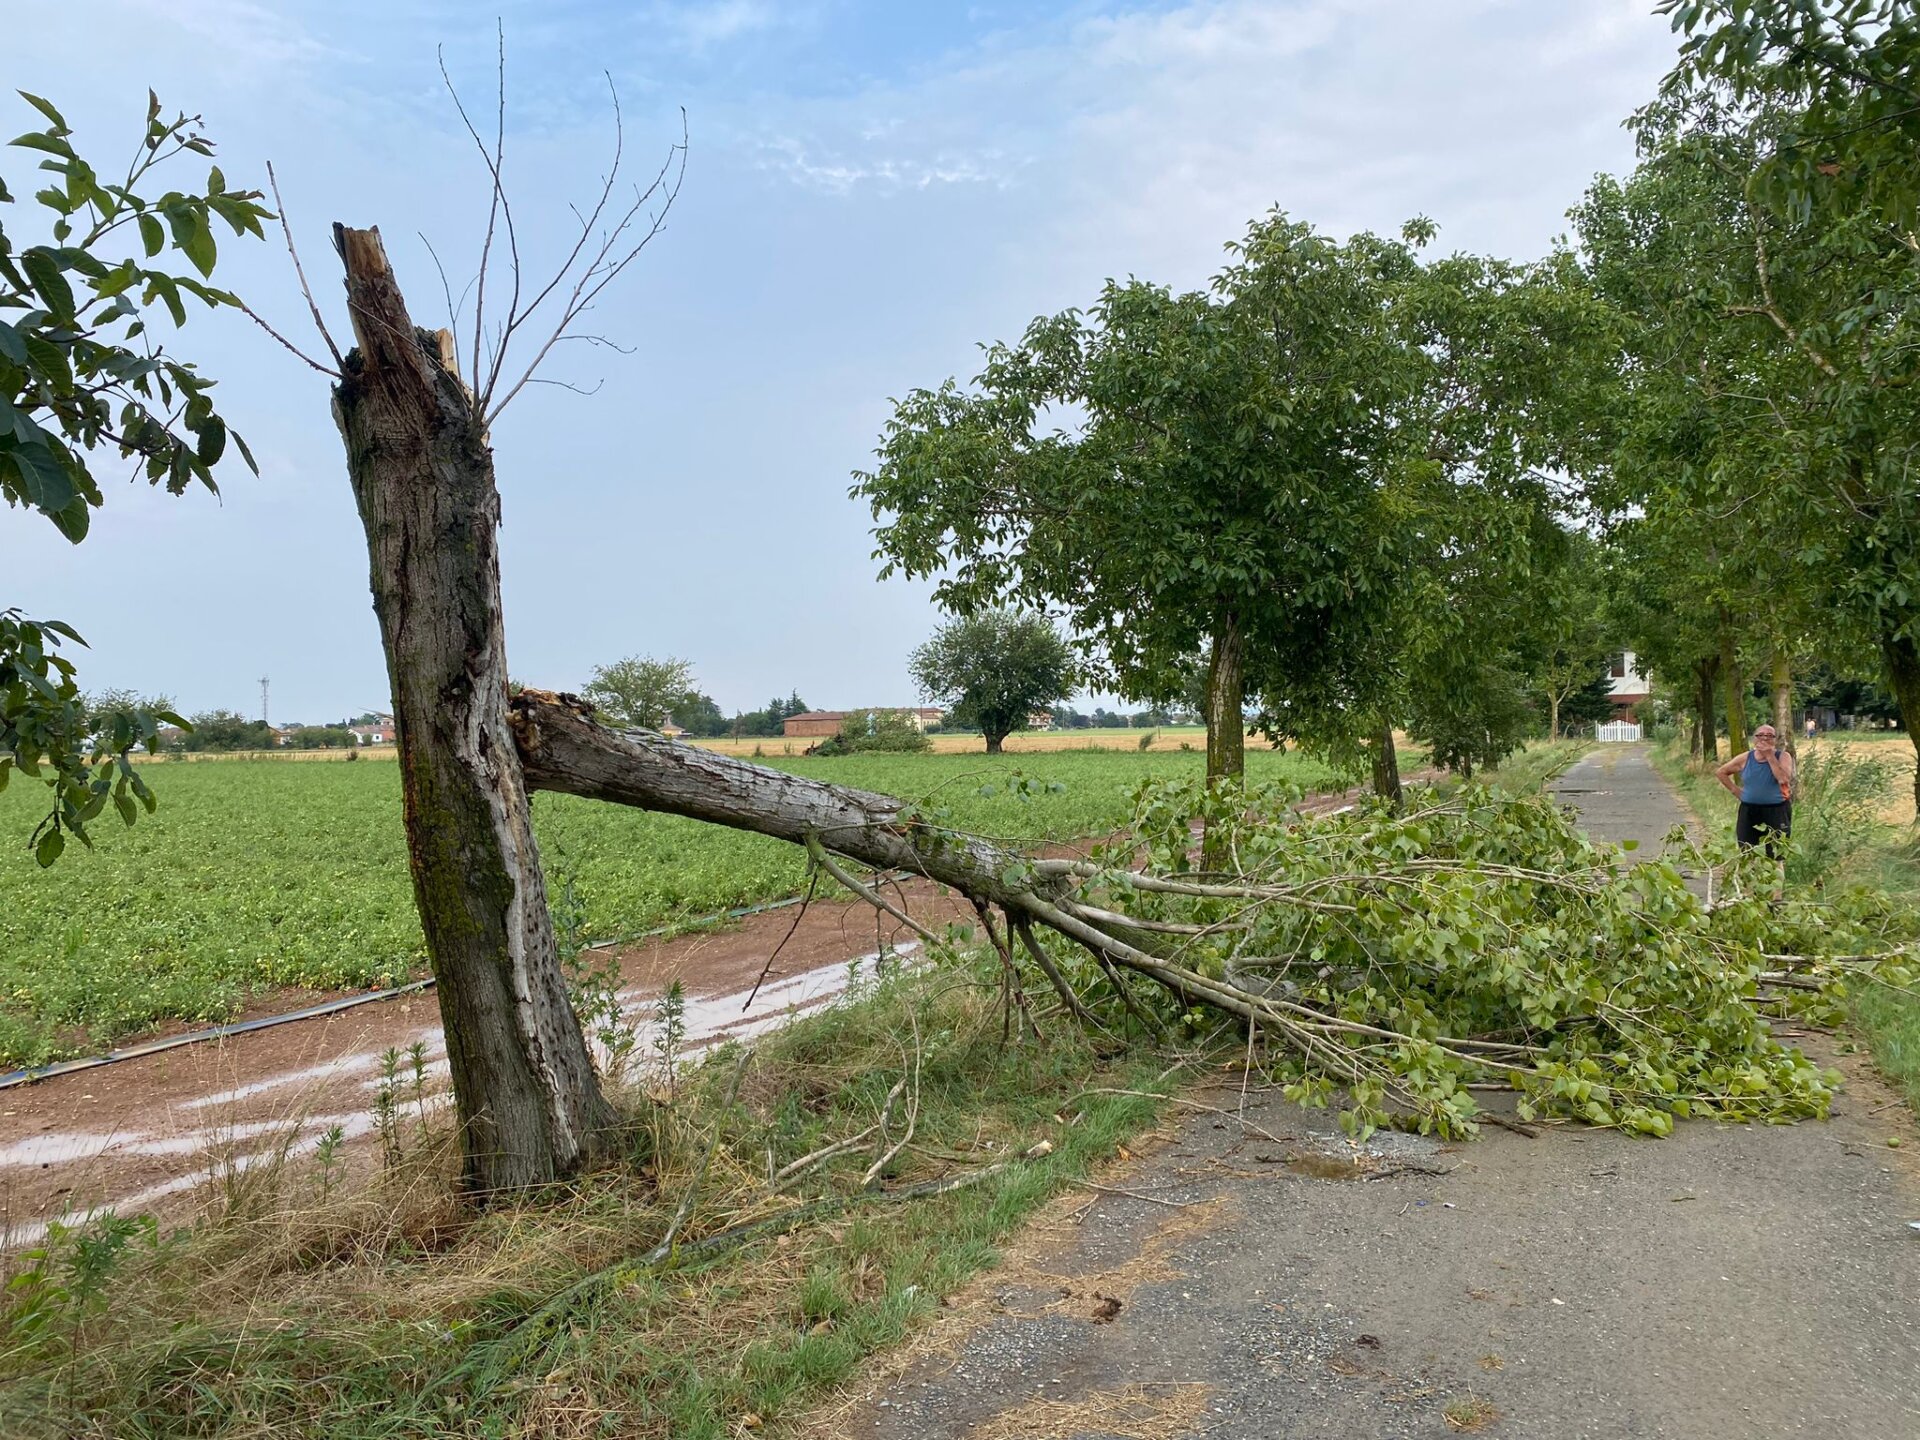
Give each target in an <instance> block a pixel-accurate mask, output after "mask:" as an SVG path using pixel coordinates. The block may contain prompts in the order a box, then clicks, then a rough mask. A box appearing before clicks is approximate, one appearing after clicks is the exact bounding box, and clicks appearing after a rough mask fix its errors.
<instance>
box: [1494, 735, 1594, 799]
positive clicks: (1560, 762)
mask: <svg viewBox="0 0 1920 1440" xmlns="http://www.w3.org/2000/svg"><path fill="white" fill-rule="evenodd" d="M1591 749H1593V742H1592V741H1591V740H1529V741H1528V742H1527V743H1526V744H1525V745H1524V746H1522V747H1521V748H1520V749H1518V750H1516V751H1514V752H1513V754H1511V755H1509V756H1508V757H1507V758H1506V760H1505V761H1504V762H1502V763H1501V764H1500V765H1498V766H1496V767H1495V768H1494V769H1492V770H1489V771H1487V772H1486V774H1485V776H1484V777H1482V778H1484V779H1485V781H1486V783H1487V784H1488V785H1489V786H1491V787H1492V788H1493V789H1495V790H1498V791H1501V792H1502V793H1504V794H1508V795H1529V794H1532V793H1533V792H1534V791H1535V790H1538V789H1539V788H1540V787H1541V786H1542V785H1545V784H1546V783H1547V782H1548V781H1549V780H1551V779H1553V778H1554V777H1555V776H1556V775H1559V774H1561V773H1562V772H1563V771H1565V770H1566V769H1567V768H1568V767H1569V766H1570V765H1572V764H1573V762H1574V761H1576V760H1578V759H1579V758H1580V757H1581V756H1582V755H1584V754H1586V753H1587V752H1588V751H1589V750H1591Z"/></svg>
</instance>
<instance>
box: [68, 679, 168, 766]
mask: <svg viewBox="0 0 1920 1440" xmlns="http://www.w3.org/2000/svg"><path fill="white" fill-rule="evenodd" d="M86 705H87V725H88V727H89V729H90V730H91V731H92V733H93V734H94V735H96V736H105V737H110V736H112V735H113V734H115V733H116V730H118V729H120V728H121V727H125V728H126V729H128V730H132V729H135V728H137V726H138V724H139V719H138V717H139V716H140V715H141V714H142V713H145V714H148V715H168V716H173V715H174V712H175V711H177V710H178V709H179V708H180V707H179V706H178V705H177V704H176V703H175V702H174V698H173V697H172V696H171V695H142V694H141V693H140V692H139V691H137V690H119V689H107V690H96V691H94V692H92V693H91V694H89V695H88V696H87V700H86ZM177 718H178V717H175V719H176V720H177ZM141 743H142V745H143V746H144V748H145V749H146V750H147V752H148V753H149V754H151V753H154V752H156V751H158V750H159V748H160V742H159V738H158V736H153V735H150V736H148V737H147V738H146V739H145V740H144V741H143V742H141Z"/></svg>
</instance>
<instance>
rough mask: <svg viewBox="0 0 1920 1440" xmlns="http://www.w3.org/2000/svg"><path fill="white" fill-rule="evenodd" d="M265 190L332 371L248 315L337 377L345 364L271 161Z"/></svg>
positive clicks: (258, 318)
mask: <svg viewBox="0 0 1920 1440" xmlns="http://www.w3.org/2000/svg"><path fill="white" fill-rule="evenodd" d="M267 187H268V188H269V189H270V190H272V191H273V208H274V210H275V211H277V212H278V214H279V216H280V233H281V234H282V235H284V236H286V238H287V254H289V255H290V256H292V257H293V273H294V275H295V276H296V277H297V278H298V279H299V281H300V293H301V294H302V295H304V296H306V297H307V309H308V310H310V311H312V312H313V326H314V328H315V329H316V330H318V331H319V332H320V338H321V339H322V340H324V341H326V342H327V353H328V354H329V355H331V356H333V364H334V368H333V369H332V370H330V371H329V370H327V369H326V367H325V366H323V365H314V362H313V361H311V360H307V357H306V356H305V355H300V352H299V351H298V350H294V347H293V346H291V345H288V344H287V342H286V341H285V340H284V339H281V337H280V336H279V335H278V334H277V333H275V331H274V329H273V327H272V326H271V325H269V324H267V322H266V321H264V320H262V319H260V317H259V316H258V315H253V312H252V311H251V310H248V311H247V313H248V314H249V315H253V318H254V320H255V321H256V322H257V323H258V324H259V326H260V327H261V329H263V330H265V331H266V332H267V333H268V334H269V335H272V336H273V338H274V339H276V340H279V341H280V343H281V344H282V345H286V346H287V348H288V349H289V350H293V353H294V354H296V355H300V358H301V359H302V360H307V363H308V364H309V365H313V368H314V369H316V370H319V371H322V372H323V373H325V374H331V375H333V376H335V377H336V378H337V377H338V375H339V373H340V371H341V370H342V369H344V368H345V367H346V363H347V362H346V361H345V359H343V358H342V357H341V354H340V347H339V346H338V345H336V344H334V343H333V336H332V335H331V334H330V333H329V332H328V330H327V322H326V321H325V320H324V319H322V318H321V315H320V307H319V306H318V305H316V304H315V303H314V299H313V289H312V287H311V286H309V285H308V284H307V272H306V271H305V270H304V269H302V268H301V265H300V251H299V250H298V249H297V248H296V247H295V245H294V243H293V227H292V226H291V225H290V224H288V222H287V206H286V202H285V201H284V200H282V199H281V198H280V179H279V177H278V176H276V175H275V174H274V173H273V162H272V161H271V160H269V161H268V162H267ZM241 308H242V309H243V310H244V309H246V307H245V306H242V307H241Z"/></svg>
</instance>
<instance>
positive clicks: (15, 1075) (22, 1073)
mask: <svg viewBox="0 0 1920 1440" xmlns="http://www.w3.org/2000/svg"><path fill="white" fill-rule="evenodd" d="M800 899H801V897H800V896H798V895H789V896H788V897H787V898H786V899H784V900H772V901H769V902H768V903H766V904H764V905H741V906H736V907H735V908H734V909H731V910H722V911H721V912H720V913H719V914H717V915H702V916H699V917H698V918H696V919H693V920H682V921H679V922H678V923H676V924H673V925H660V926H656V927H655V928H654V929H652V930H641V931H638V932H636V933H635V934H632V935H622V936H618V937H616V938H615V939H612V940H596V941H594V942H593V943H592V944H591V945H588V946H587V947H586V948H587V949H589V950H609V949H611V948H613V947H614V946H615V945H630V944H632V943H633V942H634V941H636V940H653V939H657V938H659V937H660V936H662V935H677V934H679V933H680V932H682V931H685V930H701V929H705V928H706V927H707V926H709V925H724V924H725V923H726V922H727V921H729V920H742V919H745V918H746V917H747V916H749V915H761V914H765V913H766V912H767V911H769V910H784V909H786V908H787V907H788V906H789V905H798V904H799V903H800ZM432 986H433V978H432V977H431V976H429V977H428V978H427V979H425V980H415V981H412V982H410V983H409V984H406V985H395V986H393V987H392V988H390V989H386V990H369V991H368V992H367V993H366V994H364V995H348V996H346V997H345V998H344V999H340V1000H328V1001H326V1002H325V1003H324V1004H320V1005H309V1006H308V1007H307V1008H306V1009H304V1010H293V1011H289V1012H288V1013H287V1014H284V1015H263V1016H261V1017H260V1018H259V1019H257V1020H237V1021H235V1022H234V1023H233V1024H231V1025H215V1026H213V1027H212V1028H211V1029H207V1030H194V1031H190V1032H189V1033H187V1034H185V1035H169V1036H168V1037H167V1038H166V1039H164V1040H151V1041H149V1042H147V1043H146V1044H145V1045H134V1046H130V1047H128V1048H127V1049H125V1050H109V1051H108V1052H107V1053H106V1054H104V1055H91V1056H88V1057H86V1058H85V1059H80V1060H59V1061H55V1062H54V1063H53V1064H51V1065H32V1066H28V1067H27V1068H25V1069H22V1070H14V1071H10V1072H8V1073H7V1074H4V1075H0V1090H7V1089H11V1088H12V1087H13V1086H15V1085H31V1084H33V1083H34V1082H35V1081H38V1080H50V1079H52V1078H53V1077H54V1076H56V1075H70V1074H72V1073H73V1072H74V1071H76V1070H95V1069H98V1068H99V1067H100V1066H102V1065H117V1064H119V1063H120V1062H121V1061H122V1060H138V1059H139V1058H140V1057H141V1056H143V1055H158V1054H159V1053H160V1052H161V1051H162V1050H172V1049H175V1048H176V1047H178V1046H181V1045H198V1044H200V1043H202V1042H203V1041H207V1040H221V1039H225V1038H226V1037H227V1036H229V1035H245V1034H247V1033H248V1032H249V1031H253V1030H267V1029H271V1028H272V1027H273V1026H275V1025H291V1024H292V1023H293V1022H294V1021H296V1020H316V1019H318V1018H319V1017H320V1016H322V1015H335V1014H338V1013H339V1012H340V1011H342V1010H351V1009H353V1007H354V1006H356V1005H371V1004H373V1003H374V1002H375V1001H379V1000H392V999H394V998H396V997H397V996H401V995H412V994H415V993H417V992H419V991H421V990H427V989H430V988H432Z"/></svg>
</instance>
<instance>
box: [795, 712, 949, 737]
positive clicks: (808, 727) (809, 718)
mask: <svg viewBox="0 0 1920 1440" xmlns="http://www.w3.org/2000/svg"><path fill="white" fill-rule="evenodd" d="M868 710H871V711H872V712H873V713H874V714H876V715H900V716H904V717H905V718H906V720H907V721H908V723H910V724H911V725H912V726H913V728H914V729H916V730H925V729H926V728H927V727H928V726H929V725H938V724H939V723H940V722H941V721H942V720H944V719H946V718H947V712H946V711H944V710H942V709H941V708H940V707H939V706H937V705H920V706H913V707H904V706H899V705H870V706H863V707H862V708H861V709H859V710H806V711H802V712H801V713H800V714H798V715H789V716H787V718H786V719H785V720H783V721H781V722H780V728H781V730H782V732H783V733H784V734H786V735H788V736H803V735H838V734H839V733H840V727H841V726H842V725H843V724H845V723H846V719H847V716H849V715H862V714H865V713H866V712H867V711H868Z"/></svg>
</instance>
